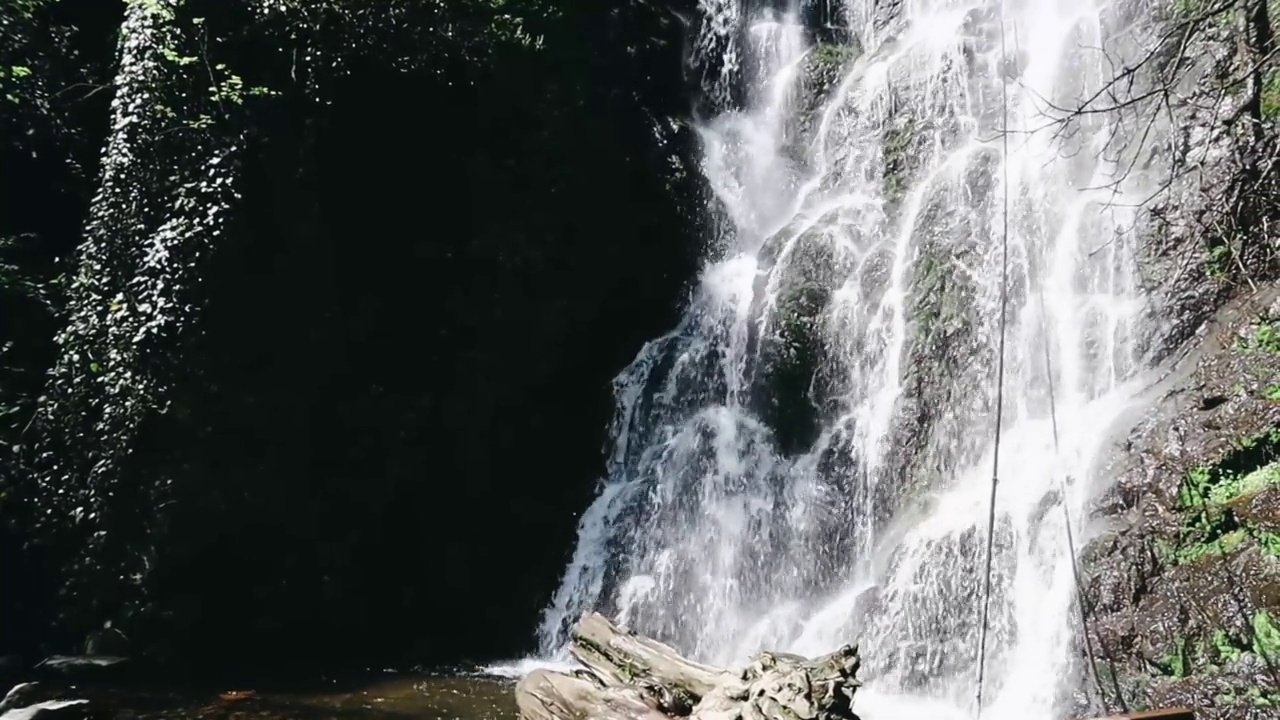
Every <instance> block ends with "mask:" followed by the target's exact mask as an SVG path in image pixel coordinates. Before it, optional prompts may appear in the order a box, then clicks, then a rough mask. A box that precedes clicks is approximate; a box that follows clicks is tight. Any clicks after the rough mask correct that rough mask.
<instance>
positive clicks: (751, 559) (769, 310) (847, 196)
mask: <svg viewBox="0 0 1280 720" xmlns="http://www.w3.org/2000/svg"><path fill="white" fill-rule="evenodd" d="M1118 1H1119V2H1124V1H1125V0H1118ZM700 6H701V8H702V11H703V13H704V18H703V22H702V26H701V34H700V35H699V36H698V38H697V42H696V44H695V47H696V48H697V49H698V51H699V52H702V53H704V54H706V53H713V52H714V53H718V55H717V57H723V59H724V62H723V63H721V64H719V66H718V69H717V71H716V72H714V73H711V74H710V75H709V77H710V79H709V80H708V85H707V88H706V89H707V91H708V93H709V94H710V96H711V97H712V98H713V99H715V100H717V101H719V102H720V106H721V107H726V104H727V98H729V97H730V96H731V94H730V93H729V92H728V90H727V88H728V87H730V84H731V83H733V82H739V83H745V87H746V88H747V92H746V93H745V95H744V97H745V98H746V100H745V105H746V106H745V108H743V109H740V110H732V109H725V110H724V111H723V112H721V113H720V114H718V115H716V116H715V117H712V118H710V119H708V120H706V121H705V122H703V123H702V124H701V126H700V128H699V131H700V133H701V137H702V142H703V157H702V170H703V173H704V175H705V178H706V180H707V182H708V184H709V186H710V187H711V188H712V189H713V190H714V193H715V199H716V202H715V203H714V207H712V208H711V209H710V210H709V212H712V213H714V214H715V219H717V220H718V221H719V227H721V228H722V232H721V233H720V235H719V236H718V237H716V238H713V241H714V242H713V243H712V251H711V253H710V256H709V258H708V260H707V261H706V264H705V266H704V269H703V272H702V275H701V282H700V285H699V287H698V290H697V292H696V294H695V296H694V297H693V298H692V300H691V302H690V306H689V310H688V312H687V314H686V315H685V317H684V319H683V321H682V322H681V323H680V325H679V326H678V327H677V328H676V329H675V330H673V331H672V332H671V333H670V334H668V335H666V336H663V337H661V338H658V339H656V340H654V341H653V342H651V343H649V344H648V345H647V346H646V347H645V348H644V350H643V351H642V352H641V353H640V355H639V356H638V357H637V358H636V360H635V362H634V363H633V364H632V365H631V367H629V368H628V369H627V370H626V371H624V372H623V373H622V374H621V375H620V376H619V377H618V379H617V380H616V394H617V399H618V411H617V416H616V419H615V423H614V428H613V431H614V438H615V446H614V449H613V452H612V456H611V458H610V463H609V473H608V477H607V479H606V481H605V483H604V485H603V488H602V490H601V492H600V495H599V498H598V499H597V501H596V502H595V503H594V504H593V505H592V506H591V508H590V509H589V510H588V511H587V512H586V514H585V515H584V516H583V518H582V520H581V524H580V530H579V538H578V545H577V548H576V551H575V553H574V556H573V559H572V562H571V564H570V566H569V567H568V569H567V570H566V572H565V576H564V578H563V583H562V586H561V588H560V590H559V592H558V593H557V595H556V597H555V599H554V602H553V604H552V606H551V607H549V608H548V610H547V613H546V616H545V621H544V624H543V626H542V627H541V628H540V631H539V636H540V640H541V642H542V656H543V657H544V658H547V659H552V658H560V659H563V654H562V650H563V645H564V640H565V637H564V634H565V630H566V628H567V626H568V624H569V622H571V620H572V619H573V618H575V617H576V616H577V615H578V614H579V613H580V612H581V611H582V610H584V609H588V608H593V609H598V610H601V611H603V612H606V613H610V614H612V615H613V616H615V617H616V618H618V619H620V620H621V621H623V622H626V623H628V624H630V625H631V626H633V627H635V628H636V629H638V630H640V631H642V632H646V633H650V634H654V635H656V636H658V637H660V638H662V639H663V640H666V641H668V642H670V643H672V644H674V645H675V646H676V647H677V648H679V649H680V650H682V651H683V652H685V653H688V654H692V655H694V656H696V657H698V658H700V659H703V660H707V661H710V662H717V663H734V662H740V661H742V660H743V659H744V658H746V657H747V656H748V655H749V654H750V653H752V652H753V651H755V650H758V649H761V648H765V647H768V648H774V649H781V650H791V651H796V652H800V653H806V654H814V653H820V652H825V651H829V650H831V649H833V648H834V647H836V646H838V645H839V644H841V643H842V642H846V641H858V642H860V643H861V646H862V654H863V657H864V661H865V665H864V671H863V675H864V677H866V678H867V679H868V687H867V688H866V690H865V691H864V692H863V693H861V694H860V696H859V698H860V699H859V701H858V704H857V707H856V708H855V709H858V710H859V711H860V712H862V713H863V715H864V717H866V718H868V720H874V719H875V718H878V717H885V718H890V717H894V718H897V717H948V716H952V715H954V716H956V717H969V716H971V713H972V708H973V695H974V682H975V674H976V664H977V663H976V661H977V646H978V639H977V638H978V625H979V617H980V613H981V587H982V562H981V557H982V550H983V543H984V541H985V533H986V522H987V512H988V496H989V495H988V494H989V492H990V477H991V470H992V452H993V448H992V438H993V434H994V423H995V417H994V407H995V397H994V378H995V364H996V350H995V348H996V343H997V337H998V335H999V322H998V319H999V315H1000V312H999V309H1000V290H1001V283H1000V277H1001V241H1002V238H1003V237H1004V234H1003V230H1002V228H1003V224H1004V219H1005V212H1004V201H1005V198H1006V191H1007V198H1008V202H1009V212H1008V248H1009V263H1008V273H1009V283H1008V288H1009V302H1008V306H1007V307H1008V330H1007V350H1006V353H1005V362H1006V376H1005V403H1004V418H1005V421H1004V434H1003V439H1002V445H1001V447H1000V458H999V467H1000V477H1001V481H1002V482H1001V485H1000V489H999V495H998V499H997V503H996V513H997V522H996V526H997V532H996V538H995V542H996V550H995V566H994V568H993V581H992V582H993V594H992V598H991V634H990V637H989V642H988V656H987V666H988V673H987V677H988V685H987V689H986V691H985V695H984V696H985V698H986V709H985V711H984V717H991V718H1003V717H1008V718H1014V717H1017V718H1028V717H1046V718H1047V717H1054V716H1055V713H1056V712H1057V711H1060V710H1062V707H1061V705H1062V702H1063V699H1064V690H1067V689H1070V688H1073V687H1078V686H1080V685H1081V684H1082V683H1080V682H1079V679H1078V676H1077V673H1078V668H1077V663H1075V662H1074V661H1072V660H1071V658H1072V655H1073V650H1072V647H1071V644H1072V642H1073V637H1074V636H1075V635H1076V634H1077V629H1078V625H1077V624H1076V622H1075V621H1074V619H1073V617H1072V598H1073V592H1074V591H1073V586H1072V578H1071V565H1070V554H1069V552H1068V549H1067V543H1066V533H1065V530H1064V515H1063V507H1062V505H1063V503H1065V504H1066V506H1067V508H1068V509H1069V510H1070V511H1071V513H1072V517H1073V518H1075V519H1079V518H1081V517H1083V516H1084V512H1083V508H1084V505H1085V502H1086V494H1087V492H1088V491H1089V486H1090V484H1096V483H1099V482H1105V481H1106V478H1105V476H1104V475H1100V473H1099V468H1098V466H1099V462H1100V459H1101V456H1102V454H1103V453H1104V452H1106V451H1107V450H1108V448H1109V441H1110V439H1111V437H1112V435H1111V433H1112V432H1113V431H1114V429H1115V428H1114V427H1113V426H1114V424H1115V422H1116V421H1117V420H1118V419H1119V417H1120V415H1121V413H1122V412H1124V411H1125V410H1126V409H1128V408H1129V406H1130V404H1131V403H1132V402H1133V400H1134V398H1135V397H1136V395H1137V393H1138V392H1139V391H1140V390H1141V389H1142V388H1143V387H1144V384H1145V383H1146V382H1147V379H1148V378H1147V372H1146V370H1145V364H1144V360H1143V358H1142V357H1140V356H1139V353H1138V350H1137V349H1136V348H1137V347H1138V345H1139V342H1138V341H1139V338H1140V335H1141V334H1142V333H1144V332H1148V331H1150V329H1149V328H1143V327H1140V326H1139V324H1138V320H1137V318H1138V317H1139V311H1140V310H1141V309H1142V308H1143V303H1142V298H1141V297H1140V296H1139V295H1138V294H1137V292H1136V290H1135V280H1134V276H1135V274H1136V270H1137V268H1136V262H1135V260H1134V257H1133V254H1132V242H1133V241H1132V237H1131V236H1132V232H1131V230H1132V226H1133V224H1134V223H1135V221H1137V220H1139V218H1137V217H1136V216H1135V215H1134V214H1133V213H1132V211H1129V210H1126V209H1125V207H1126V205H1128V204H1131V203H1134V202H1136V201H1137V199H1139V198H1143V197H1146V195H1147V194H1149V191H1150V189H1151V188H1152V187H1153V185H1154V184H1155V183H1156V182H1157V181H1158V179H1159V178H1158V177H1155V176H1154V175H1152V173H1156V172H1158V170H1159V168H1153V169H1150V170H1148V171H1147V173H1145V174H1143V173H1125V172H1123V169H1122V168H1124V167H1127V159H1126V158H1125V156H1124V153H1123V151H1122V150H1123V145H1122V143H1123V141H1124V140H1125V139H1126V138H1127V133H1129V132H1130V130H1131V129H1130V128H1124V127H1113V126H1112V125H1111V124H1110V123H1111V121H1112V120H1113V119H1112V118H1108V117H1106V116H1104V115H1094V116H1089V117H1087V118H1085V119H1084V120H1083V121H1080V122H1075V123H1072V124H1071V125H1069V126H1067V128H1068V130H1069V131H1068V132H1056V131H1057V130H1061V129H1062V128H1048V129H1041V130H1038V131H1034V132H1033V131H1032V130H1033V129H1035V128H1043V127H1044V126H1045V125H1046V123H1047V120H1048V119H1049V117H1052V116H1053V111H1052V109H1051V108H1050V107H1049V102H1053V103H1055V104H1057V105H1059V106H1070V105H1072V104H1074V102H1075V101H1077V100H1078V99H1079V98H1082V97H1086V96H1088V95H1090V94H1092V93H1093V91H1094V90H1095V89H1096V88H1097V87H1099V86H1100V84H1101V83H1103V82H1104V81H1105V79H1106V78H1107V77H1108V72H1109V71H1110V70H1109V69H1110V68H1111V67H1112V65H1110V64H1109V63H1108V61H1107V59H1106V58H1105V57H1104V56H1103V55H1102V53H1100V52H1098V51H1097V50H1096V48H1099V47H1107V48H1108V49H1109V50H1110V51H1112V52H1113V61H1114V58H1116V57H1120V58H1123V56H1124V54H1125V52H1126V51H1127V50H1133V49H1136V48H1139V47H1140V45H1141V37H1140V34H1139V33H1137V32H1136V31H1133V30H1132V28H1123V29H1121V28H1117V27H1114V25H1115V23H1116V22H1117V21H1116V20H1115V19H1114V18H1115V17H1117V16H1118V15H1119V13H1118V12H1116V10H1117V9H1116V8H1113V7H1112V6H1111V4H1110V3H1107V2H1103V1H1102V0H1004V6H1003V10H1002V11H1001V9H1000V6H999V5H997V4H993V3H983V2H959V1H954V0H952V1H949V0H902V3H901V8H900V12H898V13H897V14H896V16H895V18H894V19H893V20H892V21H891V22H889V23H887V24H884V23H879V25H880V29H877V23H876V22H874V16H875V12H876V11H875V10H874V9H873V7H872V6H873V3H871V2H870V0H861V1H855V0H849V2H848V4H847V6H846V8H845V18H846V22H847V24H848V27H849V28H850V29H851V30H852V34H853V36H854V42H853V43H852V45H853V46H854V47H856V48H861V49H862V52H861V53H857V52H854V53H851V54H850V56H849V57H850V58H853V59H852V60H850V61H848V62H846V63H845V64H844V67H843V70H842V74H841V77H842V80H841V81H840V82H839V84H838V85H837V86H836V87H835V89H834V90H833V91H832V93H831V95H830V96H829V99H828V101H827V102H826V103H825V105H824V106H823V107H822V108H821V110H820V112H819V113H818V115H817V116H815V118H814V120H813V122H812V126H813V127H814V128H815V130H814V131H813V132H812V133H810V134H808V135H798V134H797V133H798V131H797V127H798V115H799V113H800V112H801V107H802V102H803V99H804V98H803V97H802V94H801V90H800V85H799V84H798V83H799V79H800V77H801V76H802V68H803V67H804V65H805V63H806V59H805V54H806V53H807V52H811V51H812V50H811V49H810V48H808V47H807V46H806V44H807V43H806V39H805V38H806V35H805V33H804V32H803V28H802V27H801V26H800V24H799V21H798V20H797V17H798V13H799V11H800V8H799V7H797V6H796V5H795V4H792V5H790V6H788V5H787V3H786V2H773V3H768V2H760V1H752V0H702V2H701V3H700ZM1001 19H1003V29H1004V32H1005V39H1006V46H1007V58H1008V62H1009V63H1010V65H1009V66H1010V67H1013V66H1016V67H1017V68H1018V70H1020V72H1019V73H1017V76H1016V78H1014V79H1010V80H1007V81H1005V80H1003V79H1002V74H1001V73H999V72H998V69H999V68H1000V67H1001V66H1002V54H1001V42H1000V29H1001ZM1122 30H1123V32H1122ZM1089 48H1094V50H1090V49H1089ZM1119 65H1120V63H1119V62H1117V63H1116V66H1119ZM1002 85H1003V91H1004V92H1006V93H1007V95H1008V104H1007V105H1005V104H1004V103H1003V100H1002ZM1006 111H1007V120H1006V119H1005V118H1004V117H1003V115H1004V114H1005V112H1006ZM1006 122H1007V125H1008V127H1009V128H1011V129H1013V130H1014V131H1015V132H1014V133H1013V134H1011V135H1010V136H1009V138H1008V140H1009V142H1008V153H1009V154H1008V156H1007V158H1006V157H1004V155H1003V148H1002V142H1001V134H1000V129H1001V128H1002V126H1003V125H1004V123H1006ZM903 129H905V130H906V133H905V135H902V134H899V135H897V136H895V135H894V134H893V131H900V130H903ZM887 130H888V131H890V132H886V131H887ZM1160 131H1161V129H1160V128H1159V127H1157V128H1155V130H1154V132H1155V133H1157V134H1158V133H1159V132H1160ZM904 136H905V137H908V138H916V139H918V142H917V143H916V144H915V145H913V146H910V148H909V149H908V150H906V151H904V150H902V145H901V140H900V139H898V138H901V137H904ZM797 137H803V139H804V142H803V143H800V142H798V141H797V139H796V138H797ZM904 160H905V162H906V163H907V165H908V167H907V168H906V169H898V170H892V169H891V170H890V171H888V172H887V171H886V167H887V166H890V164H892V163H901V162H903V161H904ZM892 167H894V168H897V167H898V165H892ZM886 175H890V176H893V178H892V179H890V180H888V181H887V180H886ZM1117 180H1122V181H1121V182H1119V183H1118V185H1117V186H1116V187H1114V188H1111V187H1107V186H1108V185H1109V184H1111V183H1113V182H1115V181H1117ZM1006 183H1007V185H1006ZM1099 188H1100V189H1099ZM797 288H799V289H800V290H797ZM806 288H807V289H809V290H812V289H813V288H820V291H818V294H817V295H816V297H818V298H819V299H818V300H817V301H816V302H815V307H818V308H820V310H819V311H817V312H815V313H813V314H812V316H811V318H810V319H809V320H808V322H809V325H808V327H809V328H810V330H809V331H807V332H808V336H809V337H811V338H812V343H813V345H815V346H817V347H818V348H819V350H818V351H817V352H818V356H817V357H818V359H817V360H816V361H815V363H814V365H815V366H816V367H817V371H816V373H814V374H813V376H812V377H807V376H806V380H807V382H808V383H809V389H810V395H811V397H812V399H813V402H814V404H815V405H816V406H817V408H818V410H817V411H816V414H817V417H818V422H817V424H816V430H815V432H813V433H811V434H809V435H808V436H804V437H803V439H802V440H801V441H800V443H801V447H800V448H799V449H798V450H796V449H795V448H794V447H793V448H790V451H789V452H784V445H785V443H783V442H782V439H781V435H782V434H784V433H788V432H792V431H793V430H795V429H796V428H798V427H800V425H798V424H797V421H795V420H788V419H786V418H787V417H790V416H785V415H778V414H777V413H772V411H771V410H770V407H771V402H772V401H773V400H775V399H777V398H778V397H780V396H781V395H783V394H784V391H783V390H779V389H778V386H777V385H776V384H775V383H776V381H777V380H776V378H777V377H778V375H777V374H776V373H777V371H778V370H779V368H785V366H787V363H788V361H787V360H786V359H785V358H786V357H787V354H786V352H785V351H784V349H783V348H785V343H782V342H781V341H780V340H779V338H780V337H782V336H783V335H785V334H786V333H788V332H791V333H793V334H794V332H795V328H796V327H804V326H805V325H804V322H800V324H799V325H798V324H797V321H796V320H795V316H796V315H795V313H796V307H797V306H798V305H797V301H796V298H797V297H799V296H801V295H803V292H807V291H808V290H805V289H806ZM798 292H799V293H800V295H798V294H797V293H798ZM944 296H945V297H946V298H948V299H947V300H946V302H945V303H944V306H943V308H942V309H938V308H936V307H934V308H933V309H930V305H929V303H930V302H933V301H936V300H938V299H939V298H941V297H944ZM930 326H933V327H945V328H947V330H946V332H944V333H942V334H940V335H939V334H938V333H934V334H933V335H929V334H928V327H930ZM927 343H932V344H927ZM1046 355H1047V357H1048V360H1049V363H1050V364H1051V366H1052V369H1053V373H1052V377H1051V378H1050V376H1049V373H1048V372H1047V371H1046ZM948 358H950V360H949V361H948ZM920 375H923V376H924V382H923V383H920V382H918V380H917V378H918V376H920ZM1051 384H1052V388H1053V392H1054V393H1055V394H1056V401H1057V412H1056V417H1057V422H1058V426H1059V431H1060V443H1059V449H1058V450H1057V451H1055V446H1054V440H1053V432H1052V428H1051V416H1050V404H1049V391H1050V385H1051ZM801 389H803V385H802V386H801ZM785 392H792V393H793V394H794V392H795V391H794V390H791V391H785ZM779 417H781V418H783V419H782V420H779ZM913 423H914V424H913ZM800 435H802V436H803V435H804V433H802V432H801V433H800ZM1067 478H1073V479H1074V480H1071V481H1067V480H1066V479H1067ZM1066 482H1069V486H1068V485H1066V484H1064V483H1066ZM1064 487H1065V488H1066V492H1065V497H1064V496H1063V494H1059V493H1058V490H1059V489H1061V488H1064ZM1083 530H1084V528H1083V527H1081V526H1080V524H1079V523H1078V522H1077V527H1075V531H1076V533H1077V536H1079V535H1080V534H1081V533H1082V532H1083Z"/></svg>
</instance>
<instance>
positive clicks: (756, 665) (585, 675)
mask: <svg viewBox="0 0 1280 720" xmlns="http://www.w3.org/2000/svg"><path fill="white" fill-rule="evenodd" d="M570 651H571V652H572V654H573V656H574V657H575V658H576V659H577V660H578V661H579V662H580V663H582V665H583V666H584V667H585V670H577V671H574V672H573V673H571V674H565V673H557V672H551V671H548V670H537V671H534V672H532V673H530V674H529V675H528V676H527V677H525V678H524V679H523V680H521V681H520V683H519V684H518V685H517V686H516V703H517V705H518V706H519V708H520V715H521V717H522V718H524V720H671V718H690V719H691V720H856V718H857V716H856V715H854V714H853V710H852V702H853V695H854V692H855V691H856V690H857V688H858V686H859V685H860V683H859V682H858V680H857V672H858V667H859V665H860V660H859V657H858V649H857V647H856V646H851V645H845V646H844V647H842V648H840V649H839V650H836V651H835V652H833V653H830V654H828V655H824V656H822V657H819V658H816V659H812V660H810V659H807V658H803V657H800V656H797V655H788V654H784V653H768V652H765V653H759V654H758V655H756V656H755V657H754V658H753V659H752V661H751V662H750V663H749V664H747V665H746V667H743V668H738V669H732V670H728V669H720V668H715V667H711V666H709V665H703V664H701V663H697V662H693V661H691V660H688V659H686V658H683V657H681V656H680V655H679V654H678V653H676V651H675V650H673V649H672V648H670V647H668V646H666V645H664V644H662V643H660V642H658V641H656V640H653V639H651V638H646V637H644V636H641V635H637V634H636V633H634V632H632V631H630V630H628V629H627V628H625V627H619V626H617V625H614V624H613V623H611V622H610V621H609V620H608V619H607V618H605V617H604V616H603V615H599V614H597V613H586V614H584V615H583V616H582V618H581V619H580V620H579V621H578V623H577V625H575V626H574V629H573V632H572V635H571V646H570Z"/></svg>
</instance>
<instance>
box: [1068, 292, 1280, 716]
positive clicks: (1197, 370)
mask: <svg viewBox="0 0 1280 720" xmlns="http://www.w3.org/2000/svg"><path fill="white" fill-rule="evenodd" d="M1194 344H1195V345H1196V346H1197V347H1196V349H1195V350H1194V351H1193V352H1192V354H1191V355H1190V357H1188V358H1187V359H1186V360H1185V361H1184V365H1183V368H1182V369H1181V370H1180V371H1179V374H1178V376H1176V377H1174V378H1172V379H1171V382H1170V383H1169V385H1168V387H1167V388H1166V389H1165V390H1164V392H1163V395H1162V396H1161V397H1160V398H1159V399H1158V400H1157V401H1156V402H1155V403H1154V405H1153V406H1152V407H1151V408H1150V410H1149V413H1148V415H1147V416H1146V417H1145V418H1144V419H1143V420H1142V421H1141V422H1140V424H1139V426H1138V427H1137V428H1136V430H1135V431H1134V433H1133V434H1132V435H1131V437H1130V438H1129V440H1128V442H1127V443H1126V445H1125V452H1124V453H1123V454H1122V459H1121V460H1119V461H1118V462H1117V466H1116V468H1115V471H1116V473H1117V478H1118V479H1117V481H1116V483H1115V484H1114V485H1113V486H1112V487H1111V488H1110V489H1109V490H1108V491H1107V492H1106V494H1105V495H1104V496H1103V497H1102V498H1101V499H1100V501H1099V509H1098V513H1097V516H1098V520H1099V522H1100V523H1102V524H1104V525H1105V526H1106V527H1107V529H1106V530H1104V531H1103V532H1102V533H1101V534H1100V535H1099V536H1098V537H1096V538H1095V539H1094V540H1093V541H1092V542H1091V543H1090V544H1089V546H1088V547H1087V548H1086V549H1085V551H1084V566H1085V568H1086V576H1085V589H1086V597H1087V604H1088V610H1089V612H1090V618H1089V621H1090V624H1091V627H1092V633H1093V640H1094V643H1093V648H1094V650H1095V652H1096V656H1097V660H1098V664H1099V670H1100V676H1101V679H1102V683H1101V684H1102V690H1103V693H1104V696H1105V698H1106V701H1107V703H1108V704H1109V705H1110V709H1112V710H1116V709H1118V708H1119V707H1120V705H1121V700H1118V699H1117V691H1119V692H1120V693H1121V695H1120V697H1121V698H1122V702H1123V705H1124V706H1125V707H1128V708H1130V709H1139V708H1145V707H1168V706H1174V705H1185V706H1193V707H1195V708H1197V709H1198V710H1200V711H1201V712H1202V713H1203V714H1201V715H1199V717H1202V718H1247V717H1259V718H1261V717H1274V713H1276V712H1278V710H1277V708H1280V288H1274V287H1272V288H1269V289H1266V290H1262V291H1259V292H1257V293H1251V294H1248V295H1246V296H1243V297H1241V298H1238V299H1237V300H1235V301H1233V302H1231V303H1229V304H1228V305H1227V306H1226V307H1225V308H1224V309H1223V310H1222V311H1221V312H1220V313H1219V314H1218V315H1217V317H1216V318H1215V319H1214V320H1213V321H1212V322H1211V323H1209V324H1208V325H1207V326H1206V327H1205V329H1204V331H1203V332H1202V333H1201V335H1200V336H1199V337H1198V338H1197V339H1196V341H1195V343H1194ZM1113 674H1114V677H1113Z"/></svg>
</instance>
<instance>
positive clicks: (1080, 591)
mask: <svg viewBox="0 0 1280 720" xmlns="http://www.w3.org/2000/svg"><path fill="white" fill-rule="evenodd" d="M1036 294H1037V295H1039V297H1040V317H1041V318H1042V320H1041V322H1042V326H1043V327H1044V330H1045V338H1044V371H1045V377H1046V378H1047V382H1048V385H1049V423H1050V427H1051V428H1052V430H1053V454H1054V457H1060V453H1061V449H1060V446H1059V441H1058V402H1057V398H1056V393H1055V392H1054V389H1053V360H1052V359H1051V358H1050V356H1049V332H1048V330H1049V323H1048V317H1049V315H1048V312H1047V310H1046V308H1045V303H1044V288H1043V287H1038V288H1037V289H1036ZM1058 483H1059V490H1058V492H1059V493H1061V495H1062V519H1063V522H1064V523H1065V526H1066V529H1067V552H1069V553H1070V554H1071V555H1070V558H1071V582H1072V583H1073V584H1074V585H1075V588H1076V603H1077V604H1078V605H1079V608H1080V631H1081V633H1082V634H1083V635H1084V650H1085V656H1086V657H1087V658H1088V659H1089V672H1090V674H1091V675H1092V676H1093V684H1094V686H1095V687H1096V688H1097V689H1098V701H1099V702H1101V703H1102V712H1103V713H1110V712H1111V706H1110V705H1109V704H1108V703H1107V694H1106V692H1105V691H1103V689H1102V676H1101V675H1099V674H1098V659H1097V656H1096V655H1094V652H1093V640H1092V638H1090V637H1089V618H1088V615H1087V614H1086V613H1087V611H1086V609H1085V608H1086V607H1087V606H1086V604H1085V596H1084V585H1083V584H1082V583H1081V582H1080V568H1079V566H1078V565H1077V564H1076V540H1075V532H1074V531H1073V530H1072V529H1071V507H1070V506H1069V505H1068V504H1067V489H1068V486H1067V478H1066V477H1064V476H1059V478H1058ZM1112 680H1115V672H1114V669H1113V671H1112ZM1116 693H1117V697H1119V688H1116Z"/></svg>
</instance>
